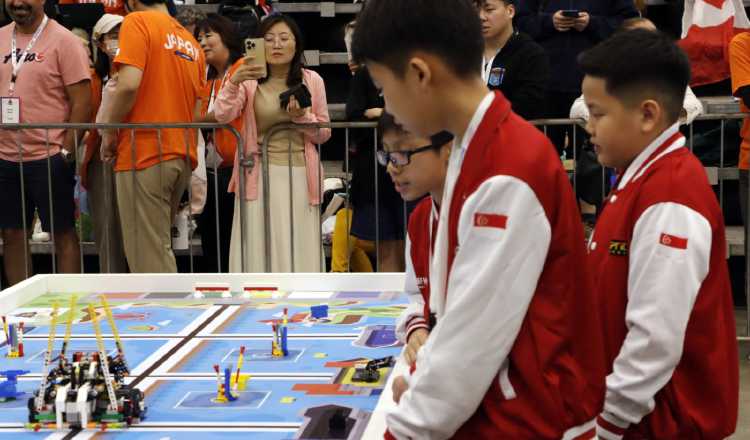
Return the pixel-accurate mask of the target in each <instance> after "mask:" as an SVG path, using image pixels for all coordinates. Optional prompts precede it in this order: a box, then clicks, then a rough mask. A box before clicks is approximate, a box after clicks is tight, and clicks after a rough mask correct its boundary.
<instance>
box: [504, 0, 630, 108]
mask: <svg viewBox="0 0 750 440" xmlns="http://www.w3.org/2000/svg"><path fill="white" fill-rule="evenodd" d="M519 3H520V4H519V11H518V15H517V16H516V24H517V26H518V28H519V29H520V30H521V31H522V32H526V33H527V34H529V35H530V36H531V37H532V38H534V39H535V40H536V41H537V43H539V44H540V45H542V47H544V49H545V50H546V51H547V54H549V58H550V66H551V68H552V77H551V79H550V82H549V90H550V91H556V92H566V93H576V94H580V93H581V81H582V80H583V74H582V73H581V72H580V70H579V69H578V61H577V60H578V54H580V53H581V52H583V51H584V50H586V49H589V48H591V47H593V46H594V45H596V44H597V43H599V42H600V41H602V40H605V39H606V38H608V37H609V36H610V35H611V34H612V32H614V31H615V29H617V28H618V27H619V26H620V24H621V23H622V21H623V20H625V19H628V18H633V17H638V11H637V10H636V9H635V6H634V5H633V0H520V1H519ZM565 9H577V10H579V11H581V12H588V13H589V15H590V17H591V18H590V21H589V25H588V27H587V28H586V29H584V31H583V32H578V31H576V30H575V29H571V30H570V31H568V32H558V31H557V30H556V29H555V28H554V26H553V25H552V15H553V14H554V13H555V12H557V11H559V10H565Z"/></svg>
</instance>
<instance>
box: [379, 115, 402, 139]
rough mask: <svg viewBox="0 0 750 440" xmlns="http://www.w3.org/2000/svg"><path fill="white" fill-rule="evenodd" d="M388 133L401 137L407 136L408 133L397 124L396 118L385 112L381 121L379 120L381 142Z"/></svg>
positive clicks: (381, 116)
mask: <svg viewBox="0 0 750 440" xmlns="http://www.w3.org/2000/svg"><path fill="white" fill-rule="evenodd" d="M386 133H394V134H397V135H399V136H401V135H405V134H407V131H406V130H405V129H404V127H402V126H401V125H400V124H399V123H398V122H396V118H394V117H393V115H392V114H390V113H388V112H385V111H384V112H383V114H381V115H380V119H378V136H379V137H380V139H381V141H382V139H383V136H384V135H385V134H386Z"/></svg>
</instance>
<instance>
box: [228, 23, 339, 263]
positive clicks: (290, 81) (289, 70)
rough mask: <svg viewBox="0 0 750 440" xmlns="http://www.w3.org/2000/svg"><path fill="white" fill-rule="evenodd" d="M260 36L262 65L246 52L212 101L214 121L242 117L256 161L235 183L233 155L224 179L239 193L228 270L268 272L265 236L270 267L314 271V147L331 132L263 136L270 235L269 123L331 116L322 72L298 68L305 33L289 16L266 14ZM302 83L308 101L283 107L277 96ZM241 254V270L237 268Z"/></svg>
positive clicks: (317, 256) (317, 251)
mask: <svg viewBox="0 0 750 440" xmlns="http://www.w3.org/2000/svg"><path fill="white" fill-rule="evenodd" d="M258 33H259V35H260V36H262V37H263V39H264V40H265V53H266V62H267V66H266V68H265V69H264V67H263V66H258V65H256V64H253V63H252V61H253V60H252V59H251V58H249V57H248V58H245V59H243V60H240V61H239V63H242V64H243V65H242V66H241V67H239V68H238V69H237V70H236V71H235V73H234V74H233V75H232V77H231V78H230V79H229V81H227V83H226V84H225V85H224V86H223V87H222V89H221V91H220V92H219V95H218V97H217V99H216V102H215V104H214V114H215V116H216V120H217V121H218V122H221V123H227V122H230V121H232V120H233V119H235V118H236V117H238V116H240V115H242V117H243V120H244V130H243V140H244V146H245V149H244V155H245V157H246V158H251V157H252V158H253V159H254V166H253V167H252V168H244V169H243V172H244V173H245V175H244V188H240V179H239V173H240V168H239V166H238V163H239V161H238V160H236V161H235V163H234V172H233V174H232V179H231V181H230V182H229V191H230V192H234V193H235V194H236V198H235V210H234V220H233V224H232V239H231V245H230V250H229V271H230V272H265V271H266V261H265V240H266V237H269V239H270V240H271V265H270V269H271V271H272V272H319V271H321V268H322V264H323V260H322V252H321V247H320V223H319V208H318V205H319V204H320V182H321V180H322V176H323V171H322V169H321V166H320V159H319V157H318V152H317V150H316V148H315V145H316V144H322V143H324V142H326V141H327V140H328V139H329V138H330V137H331V130H330V129H317V128H308V129H299V130H292V131H285V132H282V133H278V134H275V135H273V136H272V137H271V138H270V139H268V142H269V147H268V163H269V190H270V197H269V200H268V203H270V209H271V222H270V223H271V224H270V225H269V230H268V232H266V227H265V224H264V223H265V221H264V216H263V204H264V200H263V184H264V182H263V177H262V175H263V173H262V166H261V156H260V153H261V145H263V142H264V140H266V138H267V134H268V133H269V131H270V129H271V127H273V126H274V125H277V124H280V123H290V122H293V123H300V124H304V123H326V122H329V121H330V118H329V116H328V103H327V102H326V93H325V85H324V84H323V79H322V78H321V77H320V75H318V74H317V73H315V72H313V71H311V70H307V69H304V68H303V67H302V52H303V47H302V33H301V32H300V30H299V27H298V26H297V24H296V23H295V22H294V20H292V19H291V18H289V17H287V16H284V15H272V16H269V17H268V18H266V19H265V20H263V22H262V23H261V25H260V28H259V30H258ZM264 71H265V72H264ZM266 72H267V75H265V73H266ZM300 83H303V84H304V85H305V86H306V87H307V89H308V90H309V91H310V95H311V97H312V99H311V101H312V105H311V106H309V107H306V108H302V106H301V105H300V103H299V102H298V101H297V99H295V98H294V97H292V98H291V99H290V100H289V104H288V105H285V106H283V107H282V104H281V100H280V97H279V95H280V94H282V93H283V92H285V91H286V90H288V89H290V88H292V87H295V86H297V85H299V84H300ZM290 148H291V154H290ZM290 168H291V179H290ZM290 183H291V187H290ZM240 197H244V200H245V203H244V225H243V227H244V240H243V239H241V237H242V235H243V234H241V229H240V218H241V214H240ZM290 197H291V203H290ZM290 205H291V206H290ZM292 219H293V221H294V224H293V226H294V228H293V230H294V233H293V234H292ZM292 241H293V242H292ZM243 252H244V254H245V258H244V260H245V267H242V253H243Z"/></svg>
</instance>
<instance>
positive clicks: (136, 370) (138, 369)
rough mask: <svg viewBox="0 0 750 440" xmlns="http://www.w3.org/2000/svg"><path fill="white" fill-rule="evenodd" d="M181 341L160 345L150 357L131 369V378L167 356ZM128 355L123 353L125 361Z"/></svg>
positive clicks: (175, 340) (174, 340)
mask: <svg viewBox="0 0 750 440" xmlns="http://www.w3.org/2000/svg"><path fill="white" fill-rule="evenodd" d="M181 340H182V339H170V340H169V341H168V342H167V343H166V344H164V345H162V346H161V347H159V348H157V349H156V351H155V352H153V353H151V356H149V357H147V358H146V359H144V360H143V361H142V362H141V363H140V364H138V366H137V367H135V368H133V370H132V371H131V372H130V375H131V376H140V375H141V374H142V373H143V372H144V371H146V370H147V369H148V367H150V366H151V365H153V364H154V362H156V361H158V360H159V359H161V357H162V356H164V355H165V354H167V353H168V352H169V350H171V349H172V348H174V346H175V345H177V344H179V343H180V341H181ZM127 356H128V354H127V353H125V358H126V359H127Z"/></svg>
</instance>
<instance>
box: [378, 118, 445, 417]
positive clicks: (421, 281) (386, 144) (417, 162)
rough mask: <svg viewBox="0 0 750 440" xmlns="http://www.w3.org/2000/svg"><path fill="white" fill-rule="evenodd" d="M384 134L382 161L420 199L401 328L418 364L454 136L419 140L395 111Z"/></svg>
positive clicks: (407, 194)
mask: <svg viewBox="0 0 750 440" xmlns="http://www.w3.org/2000/svg"><path fill="white" fill-rule="evenodd" d="M378 133H380V135H381V137H382V144H383V149H382V150H379V151H378V162H380V165H382V166H385V167H387V170H388V174H389V175H390V176H391V179H392V180H393V184H394V185H395V187H396V191H398V193H399V194H401V197H402V198H403V199H404V201H407V202H414V201H418V200H419V203H417V206H416V207H415V208H414V211H412V213H411V215H410V216H409V227H408V228H407V235H406V258H405V261H406V286H405V291H406V293H407V295H409V306H408V307H407V308H406V309H405V310H404V311H403V312H402V314H401V317H400V318H399V320H398V324H397V325H396V335H397V336H398V338H399V340H401V341H402V342H403V343H405V344H406V349H405V350H404V358H405V360H406V362H407V363H408V364H409V365H414V363H415V362H416V360H417V352H418V351H419V348H420V347H421V346H422V345H424V343H425V342H426V341H427V336H428V335H429V331H430V309H429V304H430V279H429V276H430V270H429V269H430V255H431V254H432V244H433V241H432V238H433V237H434V236H435V230H436V228H435V225H436V222H437V212H438V208H439V206H440V201H441V200H442V198H443V185H444V183H445V173H446V170H447V168H448V157H449V156H450V151H451V143H452V141H453V135H451V134H450V133H448V132H445V131H444V132H441V133H438V134H437V135H435V136H432V137H430V138H420V137H418V136H414V135H412V134H410V133H408V132H407V131H405V130H404V129H403V128H402V127H401V126H399V125H398V124H397V123H396V121H395V120H394V119H393V116H392V115H390V114H389V113H383V116H382V117H381V118H380V121H379V123H378ZM425 194H426V196H425ZM420 199H421V200H420ZM397 384H398V385H397V386H396V387H394V388H395V389H394V397H395V398H396V401H397V402H398V399H399V398H400V395H401V392H402V391H403V389H404V386H403V385H404V384H405V381H404V380H403V379H401V380H398V381H397Z"/></svg>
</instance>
